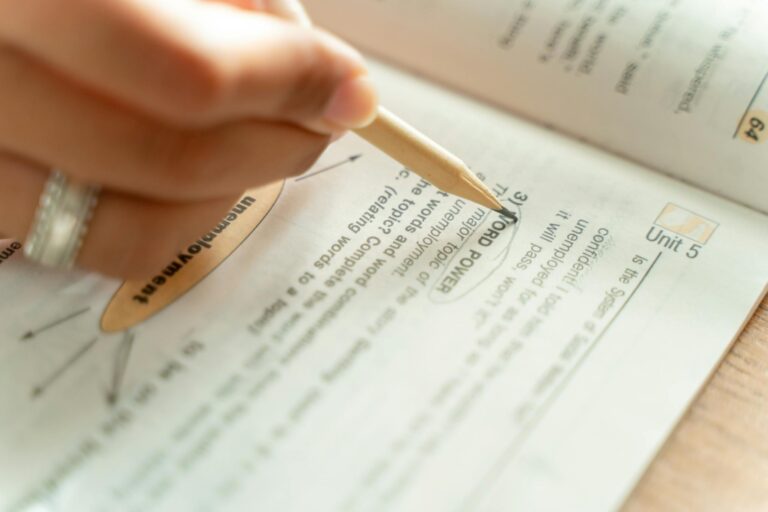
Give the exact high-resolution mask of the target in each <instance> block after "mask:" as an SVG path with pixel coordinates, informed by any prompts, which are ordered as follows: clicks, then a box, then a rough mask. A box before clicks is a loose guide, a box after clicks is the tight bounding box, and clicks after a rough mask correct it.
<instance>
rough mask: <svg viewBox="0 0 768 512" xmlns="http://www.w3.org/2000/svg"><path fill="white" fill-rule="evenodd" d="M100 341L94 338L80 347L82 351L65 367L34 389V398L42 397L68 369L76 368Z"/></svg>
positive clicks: (67, 362) (61, 367) (66, 363)
mask: <svg viewBox="0 0 768 512" xmlns="http://www.w3.org/2000/svg"><path fill="white" fill-rule="evenodd" d="M97 341H99V338H98V337H96V338H93V339H92V340H91V341H89V342H88V343H86V344H85V345H83V346H82V347H80V349H79V350H78V351H77V352H75V353H74V355H72V357H70V358H69V359H68V360H67V361H66V362H65V363H64V364H63V365H61V366H60V367H59V368H58V369H57V370H56V371H54V372H53V373H52V374H51V375H49V376H48V377H47V378H46V379H45V380H43V382H41V383H40V384H38V385H37V386H35V387H34V388H32V398H33V399H35V398H38V397H39V396H40V395H42V394H43V393H44V392H45V391H46V390H47V389H48V388H49V387H50V386H51V385H52V384H54V383H55V382H56V380H58V379H59V377H61V376H62V375H63V374H64V373H65V372H66V371H67V370H68V369H70V368H71V367H72V366H74V364H75V363H77V361H78V360H79V359H80V358H81V357H83V356H84V355H85V354H86V353H87V352H88V351H89V350H90V349H91V348H92V347H93V346H94V345H95V344H96V342H97Z"/></svg>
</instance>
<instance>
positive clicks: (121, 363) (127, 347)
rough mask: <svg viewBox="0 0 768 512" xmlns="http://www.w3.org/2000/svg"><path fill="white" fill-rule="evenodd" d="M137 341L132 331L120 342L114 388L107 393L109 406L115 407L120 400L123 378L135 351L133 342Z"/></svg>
mask: <svg viewBox="0 0 768 512" xmlns="http://www.w3.org/2000/svg"><path fill="white" fill-rule="evenodd" d="M135 339H136V335H135V334H133V332H131V331H126V332H125V334H124V335H123V339H122V340H121V341H120V346H119V347H117V354H115V366H114V368H113V370H112V388H111V389H110V390H109V391H108V392H107V403H108V404H109V405H115V404H116V403H117V401H118V399H119V398H120V388H121V387H122V385H123V377H124V376H125V371H126V370H127V369H128V363H129V362H130V359H131V349H133V341H134V340H135Z"/></svg>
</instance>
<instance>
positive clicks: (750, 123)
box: [739, 111, 768, 144]
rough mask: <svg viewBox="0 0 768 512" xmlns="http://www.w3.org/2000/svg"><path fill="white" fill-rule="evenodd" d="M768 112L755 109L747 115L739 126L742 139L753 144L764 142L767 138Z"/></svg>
mask: <svg viewBox="0 0 768 512" xmlns="http://www.w3.org/2000/svg"><path fill="white" fill-rule="evenodd" d="M766 123H768V112H762V111H753V112H750V113H749V114H747V115H746V117H745V118H744V122H743V123H742V124H741V127H740V128H739V135H740V137H741V139H742V140H744V141H747V142H749V143H751V144H758V143H761V142H764V141H765V139H766V135H768V132H766V128H768V125H766Z"/></svg>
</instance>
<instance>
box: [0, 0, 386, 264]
mask: <svg viewBox="0 0 768 512" xmlns="http://www.w3.org/2000/svg"><path fill="white" fill-rule="evenodd" d="M256 4H258V5H262V6H266V5H268V4H269V0H260V1H259V2H255V3H252V2H251V1H246V0H228V1H220V2H215V1H206V0H164V1H161V2H158V1H157V0H66V1H65V0H25V1H23V2H12V1H10V0H6V1H2V0H0V91H3V94H2V95H0V238H2V237H3V235H5V236H11V237H15V238H17V239H23V237H24V236H25V235H26V233H27V232H28V230H29V227H30V225H31V223H32V219H33V216H34V212H35V208H36V207H37V203H38V198H39V197H40V194H41V191H42V188H43V185H44V183H45V181H46V179H47V177H48V175H49V172H50V170H51V169H52V168H56V169H60V170H62V171H64V172H65V173H66V174H67V175H68V176H69V177H71V179H72V180H76V181H81V182H86V183H90V184H97V185H100V186H101V187H102V188H103V189H102V192H101V195H100V198H99V205H98V207H97V209H96V211H95V214H94V217H93V219H92V221H91V222H90V229H89V232H88V235H87V237H86V239H85V242H84V244H83V247H82V249H81V251H80V257H79V259H78V265H79V266H82V267H84V268H88V269H92V270H95V271H98V272H101V273H104V274H108V275H114V276H121V277H145V276H146V275H148V274H151V273H152V272H155V271H156V270H157V269H158V268H160V266H161V265H162V264H164V263H165V262H166V261H167V260H169V259H171V258H172V257H173V256H174V255H175V253H176V251H177V249H178V248H179V247H182V246H184V245H185V244H186V243H188V242H189V241H190V240H193V239H194V238H195V237H196V236H198V235H199V234H200V233H202V232H205V231H207V230H208V229H210V227H211V226H213V225H214V224H215V222H216V221H217V220H218V219H219V218H220V217H221V216H222V214H223V213H224V212H226V211H227V210H228V209H229V208H230V207H231V204H232V203H233V202H234V201H235V199H236V198H237V197H238V196H239V195H240V194H241V193H242V191H243V190H244V189H246V188H249V187H253V186H258V185H261V184H266V183H269V182H271V181H274V180H277V179H280V178H283V177H286V176H290V175H295V174H298V173H301V172H303V171H304V170H305V169H306V168H307V167H309V166H310V165H311V164H312V163H313V162H314V161H315V159H316V158H317V157H318V156H319V155H320V153H321V152H322V151H323V150H324V148H325V146H326V145H327V143H328V141H329V135H330V134H331V133H332V132H336V131H339V130H343V129H348V128H355V127H359V126H362V125H365V124H366V123H367V122H369V121H370V120H372V118H373V116H374V115H375V108H376V95H375V92H374V90H373V88H372V86H371V84H370V82H369V81H368V79H367V71H366V68H365V64H364V62H363V61H362V59H361V57H360V56H359V54H357V53H356V52H355V51H354V50H352V49H351V48H350V47H348V46H347V45H345V44H343V43H341V42H340V41H338V40H336V39H335V38H333V37H331V36H329V35H327V34H324V33H322V32H320V31H317V30H314V29H311V28H308V27H301V26H298V25H296V24H293V23H290V22H287V21H283V20H281V19H279V18H278V17H276V16H273V15H271V14H270V13H267V12H264V11H256V10H253V5H256Z"/></svg>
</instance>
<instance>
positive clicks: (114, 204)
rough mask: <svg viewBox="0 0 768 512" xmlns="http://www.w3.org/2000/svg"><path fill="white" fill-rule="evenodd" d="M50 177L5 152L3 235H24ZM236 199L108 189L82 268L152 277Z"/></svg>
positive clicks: (0, 198)
mask: <svg viewBox="0 0 768 512" xmlns="http://www.w3.org/2000/svg"><path fill="white" fill-rule="evenodd" d="M47 177H48V171H47V170H46V169H44V168H42V167H41V166H38V165H36V164H33V163H31V162H28V161H25V160H21V159H19V158H15V157H12V156H9V155H8V154H2V153H0V183H3V186H2V187H0V234H1V235H2V236H0V238H3V237H12V238H16V239H17V240H23V239H24V238H25V236H26V235H27V233H28V232H29V228H30V226H31V224H32V219H33V216H34V213H35V209H36V207H37V204H38V201H39V198H40V194H41V192H42V189H43V186H44V184H45V180H46V179H47ZM237 197H238V195H233V196H230V197H222V198H219V199H215V200H209V201H199V202H189V203H165V202H159V201H150V200H145V199H141V198H138V197H134V196H129V195H125V194H120V193H115V192H111V191H109V190H105V191H103V192H102V193H101V195H100V197H99V203H98V206H97V208H96V210H95V212H94V216H93V219H92V220H91V223H90V227H89V230H88V234H87V236H86V238H85V241H84V243H83V247H82V249H81V250H80V256H79V258H78V262H77V263H78V266H80V267H83V268H86V269H89V270H94V271H96V272H99V273H102V274H105V275H111V276H119V277H123V278H143V277H146V276H148V275H151V274H152V273H154V272H156V271H157V270H158V269H159V268H161V267H162V265H164V264H165V263H167V262H168V261H169V260H171V259H173V257H175V256H176V254H177V251H178V250H179V248H180V247H185V246H186V245H188V243H189V242H190V241H192V240H196V239H197V237H199V236H200V234H202V233H205V232H206V231H208V230H210V228H211V227H212V226H215V225H216V223H217V222H218V221H219V220H220V219H221V217H222V216H223V215H224V214H225V213H226V212H227V211H228V210H229V209H230V208H231V206H232V204H233V203H234V202H235V201H236V200H237Z"/></svg>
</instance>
